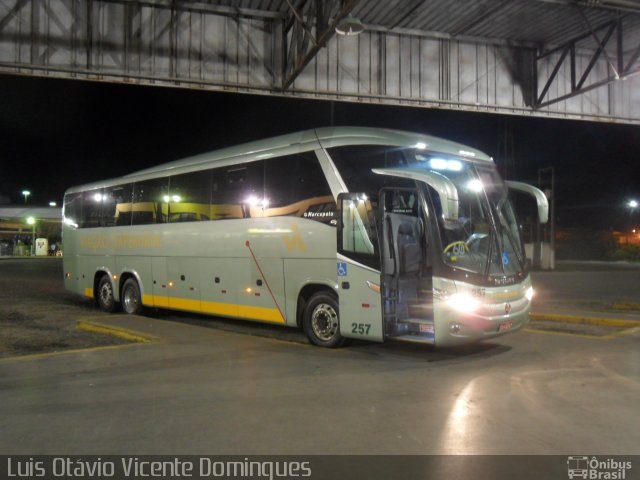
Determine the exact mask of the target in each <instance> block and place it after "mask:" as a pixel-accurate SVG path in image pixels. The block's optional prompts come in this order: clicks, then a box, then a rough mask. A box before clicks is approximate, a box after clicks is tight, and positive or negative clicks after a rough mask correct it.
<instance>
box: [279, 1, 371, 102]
mask: <svg viewBox="0 0 640 480" xmlns="http://www.w3.org/2000/svg"><path fill="white" fill-rule="evenodd" d="M358 1H359V0H343V2H342V8H341V9H340V10H339V11H338V13H337V14H336V15H335V17H334V18H333V21H332V22H331V23H330V24H329V22H328V17H329V14H330V12H331V10H332V9H333V7H334V5H336V3H337V2H335V1H334V2H329V1H323V0H316V2H315V6H316V11H315V15H314V16H313V20H315V25H316V37H317V40H316V42H315V44H314V45H313V46H312V47H311V48H308V44H309V40H310V37H309V35H308V33H307V32H310V31H311V29H312V26H311V25H309V24H308V23H307V24H305V25H304V27H303V26H302V24H301V22H300V21H297V22H296V23H297V24H298V25H300V26H299V28H298V31H297V32H296V27H295V26H294V31H293V32H292V34H291V43H290V44H289V52H288V54H287V55H285V57H286V59H287V60H286V64H285V65H284V71H285V75H284V81H283V82H282V90H286V89H287V88H289V87H290V86H291V84H292V83H293V82H294V81H295V79H296V78H297V77H298V75H300V73H302V71H303V70H304V68H305V67H306V66H307V65H308V64H309V62H310V61H311V60H312V59H313V58H314V57H315V56H316V54H317V53H318V52H319V51H320V49H321V48H322V47H324V46H325V45H326V44H327V42H328V41H329V39H331V37H333V35H335V28H336V26H337V25H338V23H339V22H340V21H341V20H342V19H343V18H345V17H346V16H347V15H349V14H350V13H351V11H352V10H353V9H354V7H355V6H356V5H357V3H358ZM301 17H304V16H301ZM310 20H311V16H310V15H308V16H307V22H309V21H310ZM323 27H324V28H323ZM301 32H304V35H303V34H302V33H301ZM285 35H286V33H285ZM286 44H287V42H286V37H285V45H286ZM294 57H295V58H294Z"/></svg>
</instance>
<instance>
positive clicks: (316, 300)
mask: <svg viewBox="0 0 640 480" xmlns="http://www.w3.org/2000/svg"><path fill="white" fill-rule="evenodd" d="M302 327H303V329H304V332H305V333H306V335H307V337H308V338H309V340H310V341H311V343H313V344H314V345H319V346H321V347H329V348H334V347H339V346H341V345H342V344H343V343H344V338H343V337H342V335H340V317H339V315H338V300H337V299H336V297H335V295H333V294H331V293H329V292H318V293H314V294H313V295H312V296H311V298H310V299H309V302H308V303H307V305H306V307H305V309H304V316H303V319H302Z"/></svg>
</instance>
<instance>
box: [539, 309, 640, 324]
mask: <svg viewBox="0 0 640 480" xmlns="http://www.w3.org/2000/svg"><path fill="white" fill-rule="evenodd" d="M529 318H531V320H534V321H543V322H565V323H583V324H587V325H601V326H605V327H618V328H633V327H640V320H624V319H620V318H603V317H591V316H585V315H558V314H555V313H535V312H531V313H530V314H529Z"/></svg>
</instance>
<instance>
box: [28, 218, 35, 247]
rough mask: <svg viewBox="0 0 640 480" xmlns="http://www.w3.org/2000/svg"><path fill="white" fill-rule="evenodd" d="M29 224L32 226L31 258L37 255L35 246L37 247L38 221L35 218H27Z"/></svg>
mask: <svg viewBox="0 0 640 480" xmlns="http://www.w3.org/2000/svg"><path fill="white" fill-rule="evenodd" d="M27 223H28V224H29V225H31V256H32V257H33V256H34V255H35V250H34V248H35V246H36V219H35V218H33V217H28V218H27Z"/></svg>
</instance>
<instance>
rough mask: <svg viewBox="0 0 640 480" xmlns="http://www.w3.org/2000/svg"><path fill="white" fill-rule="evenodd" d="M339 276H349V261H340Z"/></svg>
mask: <svg viewBox="0 0 640 480" xmlns="http://www.w3.org/2000/svg"><path fill="white" fill-rule="evenodd" d="M338 276H339V277H346V276H347V262H338Z"/></svg>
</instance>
